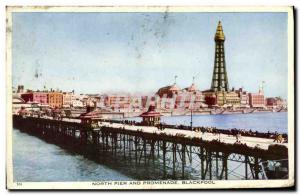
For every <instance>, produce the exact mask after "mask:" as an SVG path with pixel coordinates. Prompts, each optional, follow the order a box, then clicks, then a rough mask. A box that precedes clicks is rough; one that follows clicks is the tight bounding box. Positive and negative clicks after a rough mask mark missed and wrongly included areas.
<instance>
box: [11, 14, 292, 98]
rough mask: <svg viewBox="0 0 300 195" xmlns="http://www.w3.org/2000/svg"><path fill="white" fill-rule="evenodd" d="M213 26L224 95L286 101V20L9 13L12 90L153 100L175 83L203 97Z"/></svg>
mask: <svg viewBox="0 0 300 195" xmlns="http://www.w3.org/2000/svg"><path fill="white" fill-rule="evenodd" d="M219 20H220V21H221V22H222V26H223V30H224V33H225V37H226V41H225V60H226V68H227V74H228V80H229V87H230V88H232V87H234V88H236V89H237V88H240V87H243V88H244V89H245V90H247V91H249V92H258V89H259V85H260V84H261V82H262V81H265V84H264V91H265V95H266V96H268V97H271V96H281V97H284V98H286V97H287V79H288V76H287V70H288V63H287V62H288V59H287V50H288V46H287V14H286V13H238V12H237V13H203V12H202V13H174V12H173V13H164V12H161V13H45V12H44V13H43V12H35V13H13V28H12V79H13V86H14V87H16V86H17V85H24V86H25V88H26V89H34V90H36V89H43V87H44V86H46V88H47V89H50V88H53V89H59V90H63V91H72V90H75V93H100V94H101V93H124V92H128V93H132V94H135V93H141V94H147V93H148V94H149V93H150V94H151V93H152V94H153V93H155V92H156V91H157V90H158V89H159V88H160V87H163V86H166V85H171V84H173V83H174V77H175V75H177V76H178V77H177V85H178V86H179V87H180V88H185V87H188V86H190V85H191V83H192V78H193V76H195V84H196V86H197V87H198V88H199V89H200V90H206V89H209V88H210V85H211V79H212V73H213V65H214V50H215V43H214V35H215V32H216V28H217V24H218V21H219Z"/></svg>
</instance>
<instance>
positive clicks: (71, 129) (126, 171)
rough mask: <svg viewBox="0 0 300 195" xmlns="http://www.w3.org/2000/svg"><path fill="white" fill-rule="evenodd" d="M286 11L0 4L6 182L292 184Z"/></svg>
mask: <svg viewBox="0 0 300 195" xmlns="http://www.w3.org/2000/svg"><path fill="white" fill-rule="evenodd" d="M293 13H294V12H293V7H172V6H170V7H159V6H156V7H7V38H6V40H7V43H6V45H7V50H6V56H7V64H6V66H7V69H6V70H7V188H8V189H145V190H150V189H220V188H221V189H233V188H247V189H251V188H287V187H293V186H294V185H295V184H294V178H295V172H294V169H295V154H294V149H295V148H294V144H295V140H294V139H295V138H294V135H295V132H294V131H295V129H294V19H293V18H294V15H293Z"/></svg>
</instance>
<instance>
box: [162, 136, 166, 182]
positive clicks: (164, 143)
mask: <svg viewBox="0 0 300 195" xmlns="http://www.w3.org/2000/svg"><path fill="white" fill-rule="evenodd" d="M162 150H163V170H164V171H163V172H164V178H166V150H167V149H166V142H165V141H163V144H162Z"/></svg>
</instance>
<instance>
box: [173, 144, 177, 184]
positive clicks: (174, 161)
mask: <svg viewBox="0 0 300 195" xmlns="http://www.w3.org/2000/svg"><path fill="white" fill-rule="evenodd" d="M176 147H177V145H176V143H173V178H174V179H175V177H176V173H175V172H176V161H177V159H176Z"/></svg>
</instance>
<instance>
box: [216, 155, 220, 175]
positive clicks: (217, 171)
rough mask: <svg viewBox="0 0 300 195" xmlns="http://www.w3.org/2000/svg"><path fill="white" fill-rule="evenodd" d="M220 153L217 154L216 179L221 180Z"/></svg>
mask: <svg viewBox="0 0 300 195" xmlns="http://www.w3.org/2000/svg"><path fill="white" fill-rule="evenodd" d="M218 158H219V152H216V178H217V179H219V159H218Z"/></svg>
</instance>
